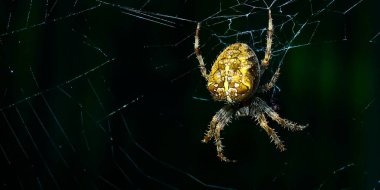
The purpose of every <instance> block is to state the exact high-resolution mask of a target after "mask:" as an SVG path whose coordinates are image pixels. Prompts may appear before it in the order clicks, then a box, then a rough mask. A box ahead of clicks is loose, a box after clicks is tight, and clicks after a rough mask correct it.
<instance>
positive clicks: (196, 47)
mask: <svg viewBox="0 0 380 190" xmlns="http://www.w3.org/2000/svg"><path fill="white" fill-rule="evenodd" d="M200 29H201V23H199V22H198V24H197V28H196V30H195V42H194V52H195V55H196V56H197V59H198V62H199V69H200V70H201V73H202V76H203V77H204V78H205V79H206V80H208V75H207V70H206V66H205V63H204V61H203V57H202V55H201V53H200V50H199V43H200V40H199V31H200Z"/></svg>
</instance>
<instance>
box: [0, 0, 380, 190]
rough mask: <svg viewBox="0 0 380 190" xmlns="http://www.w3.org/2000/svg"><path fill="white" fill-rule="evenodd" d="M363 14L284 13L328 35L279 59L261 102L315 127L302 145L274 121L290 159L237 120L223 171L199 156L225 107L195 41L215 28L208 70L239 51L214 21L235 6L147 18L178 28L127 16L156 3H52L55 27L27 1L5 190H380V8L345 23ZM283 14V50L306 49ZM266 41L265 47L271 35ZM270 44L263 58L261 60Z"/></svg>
mask: <svg viewBox="0 0 380 190" xmlns="http://www.w3.org/2000/svg"><path fill="white" fill-rule="evenodd" d="M268 2H269V1H268ZM283 2H285V1H283ZM358 2H360V1H333V3H332V4H331V5H328V4H329V2H326V1H323V2H319V1H312V4H313V6H314V7H313V8H314V9H315V10H318V9H319V8H320V9H322V10H324V11H323V12H322V13H321V14H318V15H316V14H315V15H311V14H310V12H308V10H309V5H310V4H309V1H296V2H294V3H291V4H290V5H288V6H284V9H283V11H284V13H282V14H289V15H290V14H296V13H298V16H297V17H296V18H295V19H294V21H297V23H296V24H298V23H304V22H308V23H311V22H313V21H319V22H320V23H319V26H318V28H317V29H316V30H315V35H314V36H313V38H312V40H311V41H310V42H309V40H308V39H309V38H308V37H310V36H308V35H304V36H303V35H302V34H312V33H313V31H314V30H313V29H309V28H307V29H305V30H302V31H301V35H300V37H299V38H296V39H297V40H299V41H300V43H296V42H295V43H296V44H305V45H303V46H300V47H297V48H291V49H290V50H289V51H287V52H286V54H284V53H285V52H284V51H280V52H279V53H278V54H276V53H275V55H274V57H273V59H272V62H271V68H270V69H269V70H268V72H267V75H266V76H264V78H269V77H270V74H271V73H273V70H275V69H276V68H277V66H278V65H279V63H280V62H281V59H282V57H283V56H284V55H285V57H284V59H283V61H282V62H281V64H282V65H281V76H280V79H279V81H278V83H277V85H278V87H279V89H281V91H279V90H276V91H274V92H271V93H268V94H266V95H264V96H262V97H263V99H265V100H266V101H267V102H268V103H269V104H271V105H272V106H276V107H279V108H280V109H279V111H278V112H279V113H280V115H282V116H283V117H284V118H287V119H289V120H292V121H295V122H298V123H300V124H307V123H308V124H309V127H308V128H307V129H305V131H303V132H291V131H287V130H283V129H282V128H281V127H279V126H278V125H277V124H276V123H275V122H273V121H270V123H269V124H270V126H272V127H273V128H274V129H276V131H277V132H278V133H279V135H280V137H281V139H282V140H283V141H284V142H285V145H286V147H287V149H288V150H287V151H286V152H284V153H280V152H279V151H277V150H276V149H275V146H274V145H273V144H272V143H270V142H269V138H268V137H267V135H266V134H265V133H264V131H262V130H261V129H260V128H259V127H258V126H257V124H256V122H255V121H253V120H252V119H250V118H242V119H239V120H234V121H233V122H232V123H231V124H230V125H229V126H227V127H226V128H225V130H224V131H223V134H222V136H223V138H224V139H223V142H224V144H225V145H226V148H225V154H226V156H228V157H230V158H232V159H236V160H238V162H237V163H222V162H220V161H219V160H218V159H217V157H216V150H215V146H214V145H213V144H212V143H209V144H207V145H205V144H202V143H200V140H201V139H202V137H203V133H204V132H205V131H206V129H207V127H208V124H209V122H210V120H211V118H212V116H213V115H214V114H215V112H216V111H218V110H219V109H220V108H221V107H222V106H223V103H220V102H214V101H212V100H211V97H210V95H209V93H208V92H207V90H206V88H205V84H206V82H205V81H204V80H203V78H202V77H201V75H200V72H199V71H198V65H197V64H198V63H197V60H196V59H195V56H194V55H192V52H193V35H194V34H193V32H194V29H195V26H196V23H195V21H204V27H203V28H202V29H204V30H202V31H201V43H202V44H205V46H204V47H202V52H203V55H204V57H205V61H206V63H207V66H208V68H210V66H211V63H212V61H213V60H214V59H215V58H216V56H217V55H218V53H219V52H220V51H221V50H222V49H223V48H224V47H226V45H228V43H233V42H236V41H244V39H245V38H244V36H243V37H242V38H239V39H236V38H235V37H231V38H228V39H223V40H225V41H223V42H220V41H218V40H217V38H214V37H213V35H221V34H223V33H224V32H225V31H226V29H225V28H223V27H219V25H212V24H211V23H213V22H216V21H215V20H216V19H215V20H213V19H210V18H209V16H210V15H212V14H214V13H216V12H218V10H219V9H220V6H221V5H222V7H223V8H228V7H229V6H233V5H235V4H236V1H221V2H220V1H218V2H213V1H210V2H202V1H151V2H149V3H147V4H146V6H145V7H144V8H143V10H144V11H147V12H152V13H153V12H155V13H161V14H165V15H170V16H173V17H176V16H178V17H180V18H184V19H186V20H187V21H186V20H180V19H175V18H174V19H173V18H167V17H160V18H165V19H166V20H172V21H174V23H173V24H170V25H172V26H174V28H171V27H167V26H163V25H162V24H158V23H155V22H150V21H148V20H146V19H145V20H144V19H141V18H136V17H133V16H131V15H128V14H124V13H123V12H124V11H126V12H127V13H129V14H133V15H135V16H136V15H138V16H142V15H141V14H138V13H133V10H131V9H129V8H133V9H134V10H138V9H139V8H140V7H141V6H142V5H144V4H145V2H144V1H133V2H128V1H126V2H123V1H114V2H113V3H115V4H113V5H107V4H98V2H95V1H78V2H77V4H75V6H73V5H74V3H75V1H57V3H54V2H49V3H48V7H49V9H48V10H49V11H48V12H49V16H48V17H47V19H44V16H45V13H46V11H45V10H46V1H42V2H39V1H33V3H32V8H31V11H30V14H28V13H29V11H28V10H29V7H30V2H28V1H25V2H21V1H1V3H0V74H1V75H0V85H1V86H0V112H1V116H0V145H1V146H0V148H1V152H0V167H1V169H0V175H1V176H0V185H1V186H0V189H70V188H71V189H224V188H232V189H379V188H380V184H379V182H378V181H379V180H380V162H379V160H380V149H379V145H380V139H379V138H378V137H379V135H380V129H379V127H378V126H379V124H378V123H379V116H378V113H379V108H380V105H379V104H380V103H379V100H378V97H379V92H380V91H379V77H378V76H379V74H380V70H379V68H380V67H379V66H378V63H379V55H378V54H379V52H380V51H379V50H380V48H379V43H380V36H379V37H377V38H376V37H375V35H376V34H378V33H379V32H380V27H379V25H378V21H377V18H378V17H379V16H380V15H379V11H378V8H380V6H379V3H378V2H376V1H375V0H364V1H362V2H360V3H359V4H358V5H357V6H355V7H353V9H351V10H350V11H348V12H347V13H346V14H343V12H344V11H345V10H347V9H349V8H350V7H351V6H352V5H354V4H355V3H358ZM247 4H251V5H256V6H263V4H262V1H259V2H248V3H247ZM279 4H281V3H280V2H278V4H274V8H273V14H274V24H275V26H277V30H275V35H276V37H275V39H274V50H279V49H281V48H284V47H285V45H284V44H282V43H280V42H279V41H281V40H282V39H283V41H281V42H284V41H285V42H286V41H287V40H291V39H293V37H294V35H295V34H294V33H292V32H291V31H290V30H287V29H279V28H278V27H279V24H280V23H282V21H281V18H282V17H281V13H280V12H279V11H280V9H279V7H278V6H279ZM118 5H120V6H125V7H127V8H126V9H127V10H125V9H124V10H123V9H121V7H118ZM89 8H90V9H89ZM260 11H261V12H260ZM10 13H11V15H12V17H11V20H10V21H9V14H10ZM28 15H29V16H28ZM252 15H262V16H261V17H257V16H256V17H253V18H252V22H249V23H251V24H252V25H254V24H257V25H258V26H255V25H254V26H253V29H256V30H257V29H259V28H260V27H262V26H264V27H265V25H266V22H267V15H266V14H265V11H263V10H260V9H258V10H257V12H256V11H255V13H252ZM156 16H157V15H156ZM229 16H231V15H229ZM27 18H29V19H27ZM226 18H227V17H226ZM226 18H221V20H222V21H223V22H224V23H227V22H226ZM257 18H260V20H258V19H257ZM261 18H262V20H261ZM276 19H277V20H276ZM27 20H28V21H27ZM45 20H46V21H45ZM249 21H251V20H249ZM8 22H9V23H10V24H9V27H8ZM233 23H236V25H234V27H235V28H237V29H238V30H239V29H240V30H242V31H243V30H245V29H244V27H245V26H251V24H249V25H244V23H243V24H241V23H240V25H241V26H240V25H239V20H236V21H234V22H233ZM239 27H240V28H239ZM232 33H233V32H232ZM289 36H290V37H289ZM374 37H375V38H374ZM258 39H262V40H264V43H265V33H263V34H260V35H259V36H257V37H254V40H258ZM276 40H277V41H276ZM371 40H372V41H371ZM244 42H247V43H252V38H250V37H248V41H244ZM224 43H226V44H224ZM264 43H263V42H259V43H258V44H255V45H254V47H253V48H254V49H255V50H257V54H258V56H259V59H260V58H262V57H263V51H260V47H262V45H263V44H264ZM290 45H294V44H290ZM103 63H104V64H103ZM99 65H101V66H99ZM98 66H99V67H98Z"/></svg>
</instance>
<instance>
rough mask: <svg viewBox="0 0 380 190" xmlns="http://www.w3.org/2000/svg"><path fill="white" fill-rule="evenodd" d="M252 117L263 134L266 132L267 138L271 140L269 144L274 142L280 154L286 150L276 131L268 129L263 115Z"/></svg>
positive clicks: (258, 114)
mask: <svg viewBox="0 0 380 190" xmlns="http://www.w3.org/2000/svg"><path fill="white" fill-rule="evenodd" d="M254 117H255V118H256V120H257V122H258V123H259V125H260V126H261V128H263V129H264V130H265V132H267V134H268V135H269V137H270V139H271V142H274V144H275V145H276V147H277V148H278V149H279V150H280V151H281V152H282V151H285V150H286V149H285V146H284V144H282V141H281V140H280V137H278V135H277V133H276V131H274V129H272V128H270V127H269V125H268V122H267V120H266V118H265V116H264V113H257V114H254Z"/></svg>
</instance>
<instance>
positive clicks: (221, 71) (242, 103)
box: [194, 9, 307, 162]
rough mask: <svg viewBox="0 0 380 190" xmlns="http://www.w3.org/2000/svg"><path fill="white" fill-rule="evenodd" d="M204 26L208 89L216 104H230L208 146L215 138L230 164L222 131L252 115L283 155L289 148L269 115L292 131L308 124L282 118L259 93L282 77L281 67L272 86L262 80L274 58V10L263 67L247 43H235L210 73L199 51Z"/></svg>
mask: <svg viewBox="0 0 380 190" xmlns="http://www.w3.org/2000/svg"><path fill="white" fill-rule="evenodd" d="M200 27H201V24H200V23H198V24H197V27H196V30H195V42H194V51H195V55H196V57H197V59H198V62H199V68H200V72H201V74H202V76H203V77H204V78H205V79H206V81H207V88H208V90H209V91H210V93H211V95H212V97H213V99H214V100H216V101H223V102H225V103H226V105H225V106H224V107H223V108H221V109H220V110H219V111H218V112H217V113H216V114H215V115H214V116H213V118H212V120H211V123H210V125H209V129H208V131H207V132H206V133H205V136H204V138H203V140H202V142H203V143H207V142H208V141H209V140H210V139H212V138H214V139H215V146H216V150H217V156H218V157H219V159H220V160H221V161H225V162H230V161H234V160H230V159H228V158H227V157H226V156H224V154H223V147H224V146H223V145H222V140H221V138H220V132H221V131H222V130H223V128H224V127H225V126H226V125H227V124H228V123H229V122H230V121H231V120H232V118H233V117H234V116H235V117H242V116H251V117H252V118H254V119H255V120H256V121H257V122H258V124H259V125H260V127H261V128H262V129H264V131H265V132H266V133H267V134H268V136H269V137H270V139H271V141H272V142H274V144H275V145H276V147H277V148H278V149H279V150H280V151H281V152H282V151H285V146H284V144H283V143H282V141H281V140H280V138H279V136H278V135H277V133H276V132H275V131H274V130H273V129H272V128H270V127H269V125H268V122H267V119H266V117H265V115H267V116H268V117H270V118H271V119H272V120H274V121H276V122H277V123H278V124H279V125H281V126H282V127H284V128H287V129H289V130H291V131H301V130H303V129H304V128H305V127H307V125H298V124H296V123H294V122H292V121H289V120H287V119H283V118H281V117H280V116H279V115H278V113H276V111H274V110H273V109H272V108H271V107H269V106H268V105H267V104H266V102H265V101H263V100H262V99H260V98H259V97H257V96H254V95H255V94H256V93H264V92H267V91H269V90H270V89H272V88H273V87H274V85H275V83H276V81H277V79H278V77H279V75H280V68H278V69H277V70H276V72H275V73H274V74H273V76H272V78H271V80H270V81H269V82H268V83H265V84H260V78H261V76H262V75H263V74H264V71H265V70H266V69H267V68H268V65H269V60H270V58H271V46H272V35H273V24H272V15H271V10H270V9H268V29H267V39H266V50H265V57H264V59H263V60H262V61H261V63H260V64H259V61H258V58H257V56H256V54H255V52H254V51H253V50H252V49H251V48H250V47H249V46H248V45H247V44H245V43H234V44H232V45H229V46H228V47H227V48H225V49H224V50H223V51H222V53H220V54H219V56H218V57H217V59H216V61H215V62H214V64H213V65H212V68H211V71H210V73H209V74H207V70H206V67H205V63H204V61H203V57H202V55H201V53H200V50H199V49H200V48H199V33H200Z"/></svg>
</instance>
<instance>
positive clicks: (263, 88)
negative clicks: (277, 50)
mask: <svg viewBox="0 0 380 190" xmlns="http://www.w3.org/2000/svg"><path fill="white" fill-rule="evenodd" d="M279 76H280V67H279V68H277V70H276V72H275V73H274V74H273V76H272V78H271V79H270V81H269V82H268V83H266V84H264V85H262V86H260V88H259V92H268V91H269V90H270V89H272V88H273V87H274V85H275V84H276V82H277V79H278V77H279Z"/></svg>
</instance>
